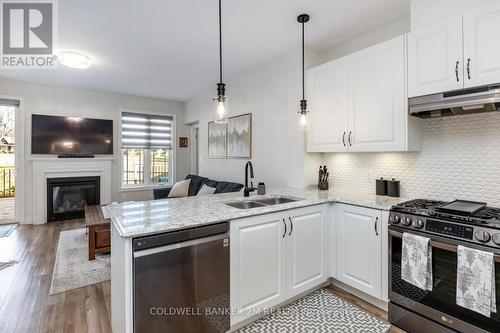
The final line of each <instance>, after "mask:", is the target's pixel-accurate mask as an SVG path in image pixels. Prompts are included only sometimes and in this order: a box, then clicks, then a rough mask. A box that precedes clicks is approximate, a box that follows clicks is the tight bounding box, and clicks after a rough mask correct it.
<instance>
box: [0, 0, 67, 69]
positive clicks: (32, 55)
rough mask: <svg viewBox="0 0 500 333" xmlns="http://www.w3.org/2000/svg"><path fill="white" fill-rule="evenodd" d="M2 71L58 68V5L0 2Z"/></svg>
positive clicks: (53, 3) (52, 3) (43, 2)
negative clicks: (56, 48)
mask: <svg viewBox="0 0 500 333" xmlns="http://www.w3.org/2000/svg"><path fill="white" fill-rule="evenodd" d="M0 3H1V7H0V8H1V18H2V43H1V44H2V62H1V65H0V67H1V68H2V69H8V68H12V69H35V68H43V69H46V68H55V67H56V66H57V64H58V62H57V61H56V60H57V57H56V55H55V54H54V49H55V36H56V33H55V28H56V24H55V23H56V15H55V14H56V11H55V5H56V3H55V1H33V2H22V1H12V0H11V1H8V0H5V1H0Z"/></svg>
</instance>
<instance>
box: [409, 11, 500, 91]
mask: <svg viewBox="0 0 500 333" xmlns="http://www.w3.org/2000/svg"><path fill="white" fill-rule="evenodd" d="M498 40H500V4H495V5H494V6H488V7H482V8H478V9H470V10H467V11H466V12H464V13H462V15H459V16H456V17H452V18H450V19H448V20H443V22H440V23H438V24H436V25H433V26H430V27H426V28H423V29H421V30H418V31H412V32H411V33H410V34H408V96H409V97H414V96H422V95H429V94H435V93H441V92H445V91H450V90H457V89H463V88H471V87H477V86H483V85H487V84H496V83H500V44H499V43H498V42H497V41H498Z"/></svg>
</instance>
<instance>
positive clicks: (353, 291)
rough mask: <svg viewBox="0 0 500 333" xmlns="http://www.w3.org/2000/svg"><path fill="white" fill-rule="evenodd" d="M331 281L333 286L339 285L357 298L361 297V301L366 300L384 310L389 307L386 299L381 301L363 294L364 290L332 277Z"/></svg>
mask: <svg viewBox="0 0 500 333" xmlns="http://www.w3.org/2000/svg"><path fill="white" fill-rule="evenodd" d="M331 283H332V284H333V285H334V286H336V287H339V288H340V289H342V290H345V291H347V292H348V293H350V294H353V295H354V296H356V297H358V298H361V299H362V300H363V301H366V302H368V303H370V304H373V305H375V306H376V307H377V308H379V309H382V310H384V311H387V310H388V307H389V302H388V301H382V300H380V299H378V298H375V297H373V296H371V295H368V294H365V293H364V292H362V291H360V290H358V289H356V288H353V287H351V286H349V285H347V284H345V283H343V282H340V281H339V280H336V279H334V278H331Z"/></svg>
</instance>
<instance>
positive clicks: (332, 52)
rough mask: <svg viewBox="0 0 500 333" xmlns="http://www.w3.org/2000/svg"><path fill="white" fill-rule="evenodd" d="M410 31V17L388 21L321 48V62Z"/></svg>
mask: <svg viewBox="0 0 500 333" xmlns="http://www.w3.org/2000/svg"><path fill="white" fill-rule="evenodd" d="M409 31H410V17H409V16H406V17H402V18H401V19H399V20H396V21H393V22H389V23H387V24H385V25H383V26H380V27H378V29H373V30H371V31H369V32H367V33H365V34H362V35H358V36H353V37H351V38H349V39H347V40H344V41H342V42H340V43H337V44H335V45H331V46H329V47H326V48H324V49H322V51H321V54H320V56H321V58H320V60H321V62H328V61H331V60H333V59H337V58H340V57H343V56H346V55H348V54H351V53H354V52H356V51H359V50H362V49H365V48H367V47H370V46H373V45H376V44H379V43H382V42H385V41H387V40H389V39H392V38H396V37H398V36H401V35H402V34H404V33H407V32H409Z"/></svg>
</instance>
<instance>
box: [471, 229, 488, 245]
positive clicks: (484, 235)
mask: <svg viewBox="0 0 500 333" xmlns="http://www.w3.org/2000/svg"><path fill="white" fill-rule="evenodd" d="M474 236H476V239H477V240H478V241H480V242H482V243H488V242H489V241H490V239H491V236H490V234H489V233H488V232H487V231H483V230H478V231H476V233H475V234H474Z"/></svg>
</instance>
